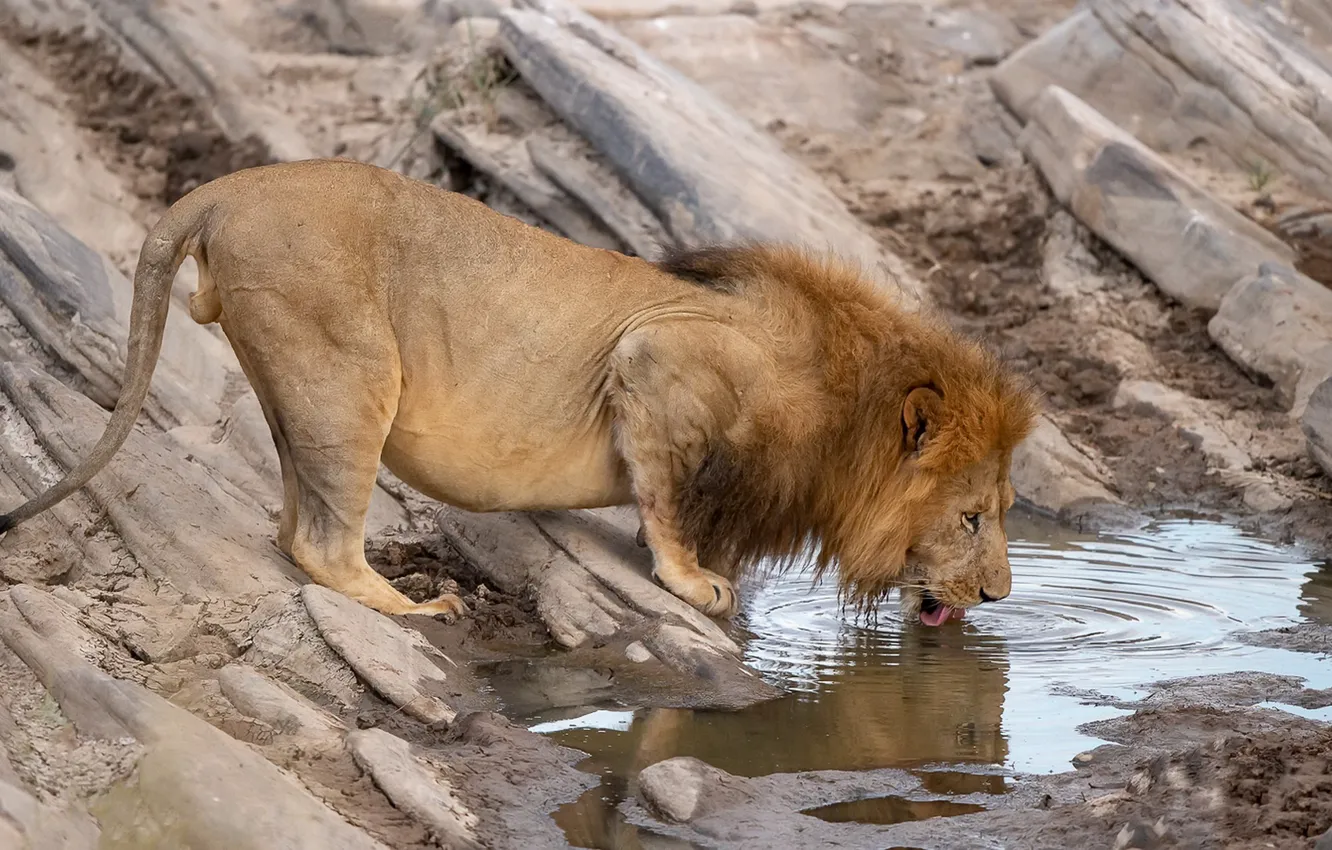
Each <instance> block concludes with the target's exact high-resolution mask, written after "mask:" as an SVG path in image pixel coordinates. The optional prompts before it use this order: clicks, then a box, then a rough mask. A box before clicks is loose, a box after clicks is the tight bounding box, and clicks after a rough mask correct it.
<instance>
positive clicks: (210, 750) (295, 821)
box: [0, 613, 383, 850]
mask: <svg viewBox="0 0 1332 850" xmlns="http://www.w3.org/2000/svg"><path fill="white" fill-rule="evenodd" d="M0 640H2V641H3V642H4V644H5V645H6V646H8V647H9V649H10V650H12V651H13V652H14V654H15V655H17V656H18V657H19V658H20V659H22V661H23V662H24V663H25V664H26V665H27V666H28V667H29V668H31V669H32V671H33V672H34V673H35V674H36V675H37V678H38V679H39V680H40V681H41V682H42V684H43V685H44V686H45V687H46V688H47V690H49V691H50V692H51V695H52V696H54V697H55V699H56V702H57V703H58V704H59V706H60V710H61V711H62V712H63V713H64V714H65V716H67V717H68V718H69V719H70V720H71V721H72V722H73V724H74V729H75V730H77V732H78V734H79V735H80V736H82V737H85V738H91V739H102V740H114V741H122V740H124V739H126V738H128V739H132V740H133V741H134V742H136V745H137V747H138V749H139V755H138V764H137V767H136V769H135V770H134V771H133V773H132V774H131V775H130V776H129V777H128V778H127V779H124V780H121V781H120V782H118V783H117V784H115V785H114V786H112V787H111V788H110V789H108V790H107V791H106V792H105V793H104V794H102V796H101V797H99V798H98V799H97V801H96V803H95V804H94V814H95V815H96V817H97V820H98V822H99V824H100V826H101V833H102V834H101V844H102V846H119V847H146V846H154V847H156V846H176V847H191V848H197V850H214V848H216V850H223V848H226V850H260V848H264V850H267V848H272V847H321V848H328V850H383V845H381V844H380V843H379V842H377V841H375V840H374V839H372V838H370V837H369V836H368V835H366V833H364V832H362V831H361V830H360V829H358V828H356V827H354V826H352V825H351V824H349V823H347V821H345V820H344V819H343V818H342V816H341V815H339V814H338V813H336V812H334V811H333V810H332V809H329V808H328V807H327V806H326V805H324V804H323V803H322V802H320V801H319V800H316V799H315V798H314V797H313V796H311V795H310V792H309V791H307V790H306V789H305V788H304V786H302V785H301V784H300V782H298V781H297V780H296V779H294V778H292V777H291V776H289V775H288V774H286V773H283V772H282V771H281V770H279V769H278V768H277V767H276V766H275V765H273V764H272V763H271V762H269V761H268V760H267V759H265V758H264V757H263V756H262V755H260V754H259V753H257V752H256V751H254V750H253V749H251V748H250V747H248V746H246V745H245V744H242V743H240V742H239V741H236V740H235V739H233V738H231V737H230V736H228V735H227V734H226V733H224V732H221V731H219V730H218V729H215V728H213V727H212V726H210V725H209V724H208V723H206V722H204V721H203V720H200V719H199V718H197V717H195V716H194V715H192V714H190V713H189V712H188V711H185V710H184V709H181V708H177V707H176V706H174V705H172V704H171V703H169V702H167V701H166V700H164V699H162V698H161V697H159V696H157V695H155V694H152V693H150V692H148V691H147V690H145V689H144V688H142V687H140V686H139V685H135V684H133V683H130V682H124V681H119V680H116V679H113V678H112V677H110V676H108V675H107V674H106V673H103V672H102V671H101V670H99V669H97V668H96V667H93V666H92V665H91V664H89V663H88V662H86V661H84V660H83V659H82V658H80V657H79V656H77V655H75V654H73V653H71V652H70V651H68V649H66V648H64V647H65V646H68V645H70V642H71V641H72V642H74V643H79V642H82V641H81V639H80V638H78V637H70V638H69V639H68V640H67V641H65V642H64V646H62V644H61V643H57V642H52V641H50V640H47V639H46V638H45V637H44V636H43V635H39V633H38V632H37V631H35V630H34V629H33V628H32V625H31V624H30V623H29V622H28V621H27V620H25V619H24V617H23V616H22V615H21V614H19V613H0ZM0 834H2V833H0Z"/></svg>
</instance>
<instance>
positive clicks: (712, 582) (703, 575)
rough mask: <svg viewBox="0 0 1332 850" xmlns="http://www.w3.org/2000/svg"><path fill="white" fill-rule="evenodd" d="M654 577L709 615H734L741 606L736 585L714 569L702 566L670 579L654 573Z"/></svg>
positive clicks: (672, 591)
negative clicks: (706, 568) (736, 592)
mask: <svg viewBox="0 0 1332 850" xmlns="http://www.w3.org/2000/svg"><path fill="white" fill-rule="evenodd" d="M653 577H654V578H656V579H657V580H658V581H659V582H661V584H662V586H663V587H665V588H666V589H667V590H669V591H670V592H671V593H674V594H675V595H676V596H678V597H680V598H681V599H683V600H684V601H685V602H688V603H689V604H690V605H692V606H694V607H695V608H697V609H698V610H700V611H702V612H703V613H704V614H707V615H708V616H709V617H732V616H734V615H735V612H736V609H737V608H739V601H738V597H737V596H736V594H735V586H734V585H732V584H731V582H730V580H729V579H726V578H723V577H722V576H719V575H717V574H716V573H714V572H713V571H712V570H705V569H702V568H700V569H698V570H697V571H692V572H690V573H688V574H686V575H683V576H672V577H671V579H670V580H669V581H668V580H666V578H665V577H664V576H662V575H660V574H655V573H654V575H653Z"/></svg>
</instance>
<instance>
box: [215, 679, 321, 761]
mask: <svg viewBox="0 0 1332 850" xmlns="http://www.w3.org/2000/svg"><path fill="white" fill-rule="evenodd" d="M217 682H218V685H220V686H221V689H222V694H223V696H225V697H226V698H227V699H228V700H229V701H230V702H231V704H232V705H234V706H235V707H236V708H237V709H239V710H240V711H241V712H242V713H244V714H245V715H246V716H248V717H252V718H254V719H255V720H262V721H263V722H264V723H267V724H268V725H269V726H271V727H273V728H274V729H276V730H277V731H278V732H280V733H282V734H285V735H292V736H294V737H297V738H302V739H305V740H307V741H310V742H313V743H317V744H332V743H335V742H340V741H341V736H342V728H343V727H342V724H341V723H339V722H338V721H337V719H336V718H334V717H333V716H332V715H330V714H329V713H328V712H326V711H324V710H322V709H320V708H318V707H316V706H314V705H312V704H311V703H309V702H308V701H306V700H305V698H304V697H302V696H300V695H299V694H297V693H296V692H294V691H292V690H291V689H290V688H288V687H286V686H285V685H282V684H281V683H279V682H275V681H273V680H272V679H270V678H268V677H267V676H265V675H264V674H262V673H260V672H259V671H258V670H255V669H254V668H253V667H251V666H249V665H248V664H241V663H239V662H233V663H231V664H228V665H227V666H225V667H223V668H222V669H221V670H219V671H217Z"/></svg>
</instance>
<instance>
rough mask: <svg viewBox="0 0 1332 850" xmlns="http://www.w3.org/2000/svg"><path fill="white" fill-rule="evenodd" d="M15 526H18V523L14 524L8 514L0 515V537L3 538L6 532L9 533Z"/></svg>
mask: <svg viewBox="0 0 1332 850" xmlns="http://www.w3.org/2000/svg"><path fill="white" fill-rule="evenodd" d="M16 525H18V523H16V522H14V520H13V519H11V518H10V516H9V514H0V536H3V535H4V533H5V532H6V531H9V529H11V528H13V527H14V526H16Z"/></svg>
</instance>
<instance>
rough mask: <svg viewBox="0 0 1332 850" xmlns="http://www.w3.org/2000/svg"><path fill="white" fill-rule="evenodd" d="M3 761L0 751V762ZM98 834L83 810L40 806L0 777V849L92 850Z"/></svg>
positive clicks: (98, 831)
mask: <svg viewBox="0 0 1332 850" xmlns="http://www.w3.org/2000/svg"><path fill="white" fill-rule="evenodd" d="M3 761H4V754H3V751H0V762H3ZM100 837H101V831H100V830H99V829H98V828H97V822H96V821H95V820H93V819H92V817H90V816H89V815H88V813H87V812H86V811H83V810H82V809H81V808H79V807H76V806H70V807H66V808H60V807H57V806H55V805H51V804H48V803H42V802H40V801H38V800H37V798H36V797H34V796H32V795H31V794H29V793H28V792H27V791H25V790H24V789H23V788H21V787H19V786H18V785H15V784H11V782H9V781H8V780H6V779H5V778H4V777H2V776H0V847H4V848H14V850H96V848H98V847H99V846H103V845H99V841H100Z"/></svg>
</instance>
